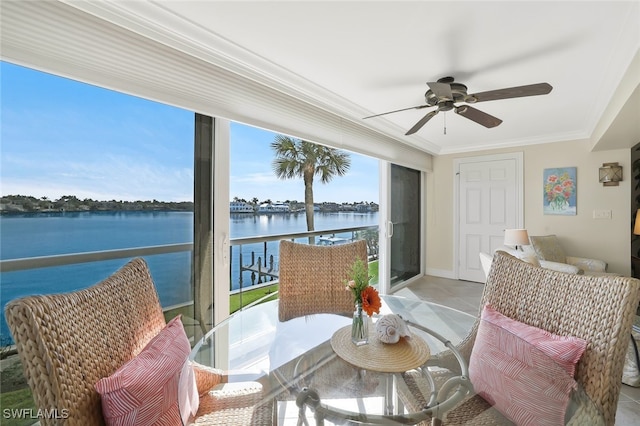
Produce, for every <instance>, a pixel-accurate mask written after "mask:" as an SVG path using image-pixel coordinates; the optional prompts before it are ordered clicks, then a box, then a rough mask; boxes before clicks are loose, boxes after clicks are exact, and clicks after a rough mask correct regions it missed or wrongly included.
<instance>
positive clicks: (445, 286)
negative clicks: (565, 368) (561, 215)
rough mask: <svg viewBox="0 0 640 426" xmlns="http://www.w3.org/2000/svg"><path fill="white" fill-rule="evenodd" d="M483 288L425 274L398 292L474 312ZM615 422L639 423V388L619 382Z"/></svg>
mask: <svg viewBox="0 0 640 426" xmlns="http://www.w3.org/2000/svg"><path fill="white" fill-rule="evenodd" d="M482 290H483V285H482V284H480V283H474V282H469V281H458V280H451V279H447V278H439V277H430V276H427V277H424V278H423V279H421V280H418V281H416V282H413V283H411V284H410V285H408V286H407V287H405V288H403V289H402V290H400V291H399V292H398V293H397V294H398V295H403V296H406V297H418V298H420V299H424V300H429V301H431V302H434V303H439V304H441V305H445V306H449V307H452V308H455V309H458V310H461V311H464V312H467V313H470V314H473V315H477V314H478V309H479V306H478V305H479V302H480V297H481V295H482ZM615 425H616V426H636V425H637V426H640V388H634V387H631V386H627V385H625V384H623V385H622V391H621V393H620V398H619V400H618V411H617V413H616V423H615Z"/></svg>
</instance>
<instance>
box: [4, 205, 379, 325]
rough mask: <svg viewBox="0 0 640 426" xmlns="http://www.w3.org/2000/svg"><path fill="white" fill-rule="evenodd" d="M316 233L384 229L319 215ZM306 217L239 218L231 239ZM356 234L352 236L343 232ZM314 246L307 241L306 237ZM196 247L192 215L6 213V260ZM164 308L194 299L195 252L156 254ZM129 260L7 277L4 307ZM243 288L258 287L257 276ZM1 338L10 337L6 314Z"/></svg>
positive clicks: (272, 250) (153, 266)
mask: <svg viewBox="0 0 640 426" xmlns="http://www.w3.org/2000/svg"><path fill="white" fill-rule="evenodd" d="M314 220H315V229H316V230H325V229H326V230H330V229H339V228H350V227H359V226H369V225H377V222H378V214H377V213H316V214H315V216H314ZM306 229H307V228H306V217H305V215H304V213H299V214H274V215H252V214H241V215H232V217H231V223H230V234H231V238H232V239H234V238H243V237H254V236H267V235H278V234H287V233H296V232H305V231H306ZM342 236H344V237H350V234H343V235H342ZM304 240H305V241H306V239H304ZM189 242H193V213H191V212H80V213H75V212H71V213H69V212H65V213H38V214H24V215H4V216H0V259H3V260H5V259H19V258H25V257H36V256H51V255H58V254H69V253H84V252H90V251H103V250H114V249H125V248H134V247H145V246H153V245H165V244H177V243H189ZM277 246H278V242H277V241H274V242H271V243H268V247H267V253H268V256H269V255H272V254H273V255H274V258H275V261H276V262H277V251H278V249H277ZM252 251H253V252H255V257H256V258H257V257H258V256H261V257H263V256H264V245H263V244H252V245H243V246H242V253H243V264H247V263H250V258H251V252H252ZM239 254H240V248H239V247H233V248H232V253H231V260H232V262H231V281H232V284H231V285H232V289H237V288H238V287H239V285H240V284H239V283H240V268H239V258H240V255H239ZM145 259H146V260H147V262H148V264H149V268H150V270H151V275H152V276H153V278H154V281H155V284H156V287H157V289H158V294H159V296H160V301H161V303H162V305H163V306H170V305H175V304H179V303H183V302H186V301H189V300H192V299H193V295H192V290H191V285H190V284H189V283H190V281H191V252H184V253H171V254H163V255H154V256H148V257H146V258H145ZM126 262H127V260H126V259H122V260H110V261H104V262H91V263H82V264H77V265H68V266H60V267H53V268H40V269H32V270H26V271H15V272H3V273H0V302H1V305H2V307H3V309H4V306H5V304H6V303H7V302H8V301H10V300H13V299H15V298H17V297H22V296H27V295H30V294H51V293H60V292H67V291H73V290H77V289H81V288H85V287H87V286H90V285H92V284H95V283H97V282H99V281H101V280H103V279H104V278H106V277H108V276H109V275H110V274H111V273H113V272H114V271H116V270H117V269H118V268H120V267H121V266H122V265H124V264H125V263H126ZM242 281H243V287H245V288H246V287H247V286H248V285H250V284H251V276H250V273H249V272H245V273H244V274H243V276H242ZM0 333H2V336H8V335H9V332H8V329H7V326H6V322H5V318H4V315H2V316H1V319H0Z"/></svg>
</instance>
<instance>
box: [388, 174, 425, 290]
mask: <svg viewBox="0 0 640 426" xmlns="http://www.w3.org/2000/svg"><path fill="white" fill-rule="evenodd" d="M421 182H422V176H421V172H420V171H418V170H414V169H410V168H407V167H403V166H399V165H397V164H391V170H390V185H389V205H390V213H389V221H390V224H389V234H390V243H389V244H390V246H389V283H390V286H391V288H393V287H394V286H397V285H399V284H400V283H402V282H404V281H406V280H408V279H410V278H412V277H415V276H417V275H419V274H420V266H421V259H422V249H421V247H422V244H421V238H422V229H421V228H422V226H421V224H422V220H421V205H422V203H421V194H422V185H421Z"/></svg>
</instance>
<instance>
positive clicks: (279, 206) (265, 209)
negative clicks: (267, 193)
mask: <svg viewBox="0 0 640 426" xmlns="http://www.w3.org/2000/svg"><path fill="white" fill-rule="evenodd" d="M290 212H291V207H289V204H285V203H272V204H261V205H260V208H258V213H290Z"/></svg>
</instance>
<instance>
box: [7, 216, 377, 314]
mask: <svg viewBox="0 0 640 426" xmlns="http://www.w3.org/2000/svg"><path fill="white" fill-rule="evenodd" d="M363 232H368V233H371V234H374V235H375V238H371V241H372V242H371V244H370V249H369V251H370V253H369V254H370V256H372V257H377V232H378V227H377V226H361V227H352V228H340V229H330V230H322V231H311V232H298V233H289V234H279V235H266V236H256V237H248V238H236V239H232V240H231V242H230V243H231V248H230V252H231V262H230V265H231V266H230V274H231V277H232V280H231V281H232V282H231V288H230V293H231V294H232V295H233V294H236V293H239V294H242V292H244V291H247V290H253V289H258V288H260V287H262V286H266V285H271V284H275V283H276V282H277V277H278V242H279V241H280V240H292V241H299V242H307V241H308V239H309V238H314V240H315V239H316V237H320V238H319V239H318V241H326V242H327V243H329V244H335V243H340V242H342V241H349V240H353V239H357V235H358V233H363ZM340 238H342V240H341V239H340ZM192 250H193V244H192V243H182V244H167V245H158V246H148V247H136V248H127V249H118V250H103V251H95V252H86V253H73V254H62V255H53V256H40V257H30V258H22V259H6V260H0V272H14V271H25V270H31V269H38V268H50V267H57V266H65V265H76V264H81V263H87V262H101V261H106V260H114V259H127V258H133V257H138V256H153V255H160V254H169V253H179V252H189V251H192ZM234 269H235V270H234ZM245 276H247V279H246V278H245ZM233 277H236V280H234V279H233ZM248 281H250V283H248ZM185 285H188V284H187V283H185ZM240 297H242V296H240ZM5 302H6V301H5ZM192 303H193V300H189V301H184V302H183V303H179V304H176V305H172V306H165V311H167V310H175V309H181V308H184V307H186V306H188V305H191V304H192ZM240 306H241V307H242V306H244V305H243V304H242V303H241V304H240Z"/></svg>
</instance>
